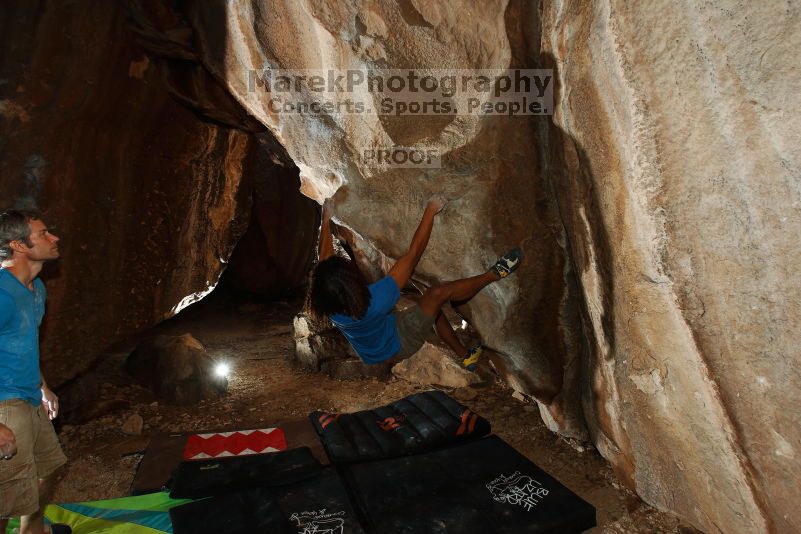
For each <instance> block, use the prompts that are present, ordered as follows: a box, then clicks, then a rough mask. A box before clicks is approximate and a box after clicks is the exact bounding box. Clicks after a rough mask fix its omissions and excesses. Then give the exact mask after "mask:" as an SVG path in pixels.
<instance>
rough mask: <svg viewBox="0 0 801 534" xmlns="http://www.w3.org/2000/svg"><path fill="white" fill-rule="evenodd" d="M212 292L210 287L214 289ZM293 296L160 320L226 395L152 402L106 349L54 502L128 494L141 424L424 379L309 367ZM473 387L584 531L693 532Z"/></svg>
mask: <svg viewBox="0 0 801 534" xmlns="http://www.w3.org/2000/svg"><path fill="white" fill-rule="evenodd" d="M215 293H216V292H215ZM298 307H299V304H298V303H284V302H278V303H270V304H259V303H252V302H250V303H241V302H237V301H235V300H233V299H231V298H230V297H228V296H225V295H221V294H220V295H218V294H212V295H211V296H210V297H208V298H207V299H206V300H205V301H203V302H202V303H200V304H198V305H195V306H193V307H191V308H189V309H188V310H186V311H184V312H183V313H182V314H181V315H179V316H178V317H175V318H173V319H172V320H170V321H167V322H165V323H163V324H161V325H159V326H158V327H157V328H156V329H155V331H156V332H159V333H173V334H183V333H185V332H190V333H192V334H193V335H194V336H195V337H196V338H198V339H199V340H200V341H201V342H202V343H203V344H204V345H205V346H206V348H207V350H208V351H209V352H210V353H211V354H212V355H213V356H214V357H216V358H219V359H223V360H226V361H227V362H229V364H230V365H231V367H232V369H233V372H232V375H231V377H230V380H229V392H228V395H227V396H225V397H224V398H222V399H219V400H213V401H204V402H202V403H199V404H198V405H196V406H189V407H177V406H170V405H168V404H165V403H163V402H159V400H158V399H157V398H155V396H154V395H153V394H152V393H151V392H149V391H147V390H145V389H143V388H140V387H138V386H136V385H133V384H131V383H130V380H129V379H128V378H126V376H125V375H124V374H123V373H122V372H121V371H120V365H121V363H122V362H123V361H124V358H125V355H126V354H127V351H128V350H129V349H130V347H131V344H130V343H129V344H122V345H120V347H118V348H117V349H116V350H115V351H111V352H109V353H108V354H107V355H106V357H105V358H104V360H103V361H102V363H101V364H100V365H98V367H97V368H96V369H95V370H94V371H93V374H94V378H96V379H97V380H98V381H99V382H100V383H101V384H102V387H101V394H100V396H99V398H97V399H94V400H93V401H92V404H94V405H96V406H100V407H102V410H103V411H102V412H101V413H105V415H102V416H100V417H97V418H95V419H92V420H90V421H87V422H85V423H82V424H76V425H67V424H64V425H60V433H59V435H60V438H61V440H62V443H63V445H64V448H65V452H66V453H67V456H68V457H69V459H70V461H69V464H68V466H67V468H66V471H65V476H64V478H63V479H62V481H61V482H60V483H59V485H58V487H57V489H56V495H55V499H54V500H55V502H71V501H83V500H93V499H104V498H113V497H122V496H125V495H127V494H128V490H129V487H130V484H131V481H132V480H133V476H134V473H135V470H136V467H137V465H138V463H139V460H140V459H141V457H142V455H141V452H142V451H143V450H144V448H145V447H146V445H147V442H148V439H149V438H148V434H150V433H152V432H154V431H169V432H176V431H179V432H187V431H201V430H207V429H212V428H219V427H224V426H229V425H232V424H240V423H241V426H242V428H259V427H260V426H263V424H264V423H270V422H274V421H279V420H287V419H291V418H302V417H305V416H306V415H307V414H308V413H309V412H311V411H313V410H318V409H319V410H328V411H335V412H350V411H356V410H362V409H367V408H372V407H376V406H380V405H383V404H386V403H389V402H392V401H394V400H397V399H399V398H402V397H404V396H406V395H409V394H411V393H414V392H416V391H420V390H423V389H428V388H421V387H419V386H414V385H411V384H408V383H405V382H403V381H400V380H397V379H391V380H389V381H388V382H383V381H379V380H376V379H359V380H349V381H338V380H333V379H330V378H328V377H327V376H324V375H321V374H317V373H312V372H309V371H307V370H305V369H303V368H301V367H300V366H299V365H297V364H296V363H295V362H293V361H292V360H291V354H292V351H293V340H292V317H293V315H294V312H295V311H296V310H297V309H298ZM488 382H489V383H487V384H485V385H483V386H481V387H479V388H477V391H478V396H477V397H476V398H475V399H473V400H472V401H466V402H464V404H466V405H467V406H469V407H470V408H471V409H472V410H474V411H476V412H477V413H479V414H481V415H482V416H484V417H485V418H487V419H488V420H489V421H490V422H491V423H492V427H493V431H494V432H495V433H496V434H498V435H499V436H500V437H502V438H503V439H504V440H506V441H507V442H509V443H510V444H512V445H513V446H514V447H516V448H517V449H518V450H519V451H520V452H521V453H523V454H524V455H525V456H527V457H528V458H529V459H531V460H532V461H533V462H535V463H536V464H537V465H539V466H540V467H541V468H542V469H543V470H545V471H547V472H548V473H550V474H551V475H552V476H554V477H555V478H557V479H558V480H559V481H561V482H562V483H563V484H564V485H565V486H567V487H568V488H570V489H571V490H572V491H574V492H575V493H577V494H578V495H580V496H581V497H582V498H584V499H585V500H587V501H589V502H590V503H592V504H593V505H594V506H595V507H596V509H597V520H598V527H596V528H595V529H592V530H591V531H589V532H592V533H600V532H603V533H649V534H651V533H657V532H664V533H683V534H687V533H690V532H695V531H694V530H692V529H691V528H689V527H685V526H682V525H681V524H680V523H679V521H678V520H677V519H676V518H675V517H673V516H671V515H669V514H666V513H662V512H659V511H657V510H655V509H653V508H652V507H650V506H648V505H647V504H645V503H644V502H642V501H641V500H640V499H639V498H638V497H636V496H635V495H634V494H632V493H631V492H629V491H628V490H626V489H624V488H623V487H622V486H621V485H620V484H619V483H618V481H617V480H616V479H615V476H614V474H613V473H612V470H611V468H610V467H609V465H608V464H607V463H606V461H605V460H604V459H603V458H601V456H600V455H599V454H598V453H597V452H596V451H595V450H594V449H592V448H585V447H586V445H585V447H582V446H581V445H579V444H576V443H573V444H570V443H568V442H566V441H565V440H563V439H561V438H560V437H558V436H557V435H555V434H553V433H552V432H550V431H549V430H548V429H547V428H545V426H544V425H543V423H542V421H541V420H540V417H539V414H538V412H537V410H536V408H535V407H533V406H530V405H526V404H523V403H521V402H519V401H517V400H515V399H514V398H512V396H511V393H512V392H511V390H509V389H508V388H505V387H503V385H501V384H499V383H497V382H495V381H492V380H490V381H488ZM135 413H137V414H139V415H141V416H142V417H143V419H144V423H145V424H144V431H143V434H142V435H141V436H129V435H126V434H124V433H123V432H122V431H121V427H122V424H123V423H124V422H125V421H126V420H127V419H128V418H129V417H130V416H132V415H133V414H135Z"/></svg>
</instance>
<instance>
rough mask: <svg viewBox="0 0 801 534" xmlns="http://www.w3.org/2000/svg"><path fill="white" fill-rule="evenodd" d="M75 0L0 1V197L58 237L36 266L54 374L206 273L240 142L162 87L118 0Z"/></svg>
mask: <svg viewBox="0 0 801 534" xmlns="http://www.w3.org/2000/svg"><path fill="white" fill-rule="evenodd" d="M80 4H81V5H80V6H79V5H73V4H70V3H64V2H29V1H27V0H26V1H24V2H16V3H13V2H7V3H4V4H3V7H2V9H0V42H1V43H2V46H0V49H1V50H2V51H3V52H2V54H1V55H0V72H2V75H0V78H2V80H3V83H1V84H0V198H2V202H0V204H3V205H6V206H10V205H14V206H18V207H25V206H32V205H38V206H39V207H41V208H42V209H43V210H44V212H45V216H46V220H47V221H48V222H49V223H50V224H54V225H55V226H56V228H57V230H56V231H55V233H56V234H57V235H59V236H60V237H61V238H62V241H61V243H60V248H61V253H62V260H60V261H59V262H58V263H57V264H54V265H51V266H49V267H48V269H47V270H46V271H45V273H44V275H45V279H46V282H47V288H48V293H49V299H48V310H47V314H46V318H45V325H44V330H43V338H44V339H43V346H42V355H43V357H42V360H43V363H42V365H43V369H44V372H45V375H46V376H47V377H48V379H49V380H50V382H51V384H53V385H55V386H57V385H59V384H60V383H62V382H64V381H65V380H67V379H69V378H71V377H73V376H75V375H76V374H78V373H80V372H81V371H82V370H83V369H85V368H86V367H87V366H89V365H91V363H92V362H93V361H94V358H95V357H96V354H97V353H98V352H100V351H101V350H103V349H104V348H105V347H106V346H107V345H109V344H110V343H112V342H114V341H118V340H120V339H123V338H125V337H126V336H128V335H130V334H131V333H132V332H135V331H137V330H141V329H143V328H145V327H148V326H151V325H153V324H155V323H157V322H159V321H161V320H162V319H164V318H166V317H168V316H170V315H171V314H173V313H175V312H176V311H177V310H179V309H180V308H181V307H183V306H185V305H187V304H188V303H189V302H190V301H192V300H193V299H196V298H197V297H198V296H200V295H201V294H203V293H205V292H207V291H208V290H210V289H211V288H212V287H213V286H214V284H215V283H216V282H217V278H218V276H219V274H220V272H221V270H222V267H223V263H222V261H223V260H225V259H227V257H228V255H229V254H230V252H231V249H232V248H233V246H234V244H235V243H236V240H237V238H238V237H239V235H240V234H241V233H242V232H243V231H244V228H245V226H246V225H247V214H248V211H247V209H248V203H249V193H247V194H246V195H242V162H243V161H244V159H245V157H246V155H247V154H248V151H249V149H250V147H251V146H252V144H253V143H252V141H251V139H250V136H249V135H248V134H246V133H243V132H241V131H239V130H234V129H231V128H227V127H222V126H219V125H217V124H212V123H208V122H202V121H201V120H199V119H198V117H197V116H196V115H195V114H194V113H192V112H191V111H189V110H188V109H186V108H185V107H184V106H182V105H180V104H178V103H177V102H176V101H175V100H174V99H173V98H172V97H170V95H169V94H168V92H167V90H166V89H165V87H164V85H163V83H162V80H161V77H160V75H159V73H158V71H157V69H155V68H154V67H153V64H152V63H151V62H150V60H149V59H148V58H147V56H145V55H144V54H143V53H142V51H141V49H140V47H139V46H137V45H136V44H135V43H134V39H133V35H132V34H131V33H130V32H129V31H128V27H127V23H126V17H125V12H124V10H123V9H122V6H121V5H120V4H119V3H117V2H103V1H99V2H82V3H80ZM243 213H244V219H243V218H242V214H243Z"/></svg>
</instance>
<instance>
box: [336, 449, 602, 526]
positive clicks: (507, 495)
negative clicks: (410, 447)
mask: <svg viewBox="0 0 801 534" xmlns="http://www.w3.org/2000/svg"><path fill="white" fill-rule="evenodd" d="M340 469H341V471H342V473H343V476H344V479H345V481H346V483H347V484H348V486H349V487H350V489H351V493H352V495H353V497H354V499H355V503H356V504H357V506H358V507H359V508H360V509H361V513H362V516H363V518H364V519H365V525H364V526H365V528H366V530H368V531H370V532H374V533H380V534H401V533H404V534H407V533H408V534H412V533H415V534H416V533H422V532H425V533H431V534H434V533H439V534H445V533H448V534H451V533H458V534H522V533H538V534H543V533H553V534H557V533H558V534H570V533H574V532H582V531H584V530H586V529H589V528H592V527H594V526H595V509H594V508H593V507H592V506H591V505H590V504H588V503H587V502H585V501H584V500H582V499H581V498H579V497H578V496H576V495H575V494H574V493H573V492H571V491H570V490H569V489H567V488H566V487H564V486H563V485H561V484H560V483H559V482H558V481H556V480H555V479H554V478H552V477H550V476H549V475H548V474H546V473H545V472H544V471H542V470H541V469H539V468H538V467H537V466H536V465H534V464H533V463H531V462H530V461H529V460H528V459H527V458H525V457H524V456H523V455H521V454H520V453H519V452H517V451H516V450H515V449H514V448H512V447H511V446H510V445H508V444H507V443H505V442H504V441H503V440H501V439H500V438H499V437H497V436H489V437H486V438H483V439H481V440H477V441H472V442H468V443H463V444H460V445H456V446H453V447H449V448H447V449H442V450H438V451H434V452H429V453H425V454H419V455H415V456H408V457H401V458H394V459H388V460H378V461H371V462H365V463H354V464H347V465H343V466H341V467H340Z"/></svg>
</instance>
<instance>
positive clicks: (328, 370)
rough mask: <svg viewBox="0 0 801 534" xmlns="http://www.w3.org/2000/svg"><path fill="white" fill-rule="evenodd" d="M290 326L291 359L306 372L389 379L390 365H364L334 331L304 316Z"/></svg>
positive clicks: (299, 316)
mask: <svg viewBox="0 0 801 534" xmlns="http://www.w3.org/2000/svg"><path fill="white" fill-rule="evenodd" d="M293 327H294V332H293V337H294V339H295V351H294V354H293V357H294V358H295V360H297V361H298V362H299V363H300V364H301V365H303V366H304V367H306V368H307V369H311V370H313V371H320V372H323V373H325V374H327V375H329V376H331V377H333V378H338V379H348V378H358V377H362V376H373V377H387V376H389V372H390V367H389V366H387V365H384V364H380V365H367V364H365V363H363V362H362V360H361V359H360V358H359V356H358V355H357V354H356V351H354V350H353V347H351V346H350V343H348V340H346V339H345V337H344V336H343V335H342V334H341V333H340V332H339V330H337V329H336V328H333V327H331V326H330V325H322V324H319V323H318V322H315V321H313V320H311V319H310V318H309V317H308V316H306V315H304V314H300V315H297V316H296V317H295V319H294V321H293Z"/></svg>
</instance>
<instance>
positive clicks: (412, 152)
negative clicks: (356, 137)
mask: <svg viewBox="0 0 801 534" xmlns="http://www.w3.org/2000/svg"><path fill="white" fill-rule="evenodd" d="M359 156H360V158H361V162H362V163H364V164H366V165H369V166H383V167H395V168H406V169H410V168H415V169H440V168H442V155H441V153H440V151H439V149H438V148H436V147H408V146H384V147H365V148H362V149H360V150H359Z"/></svg>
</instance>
